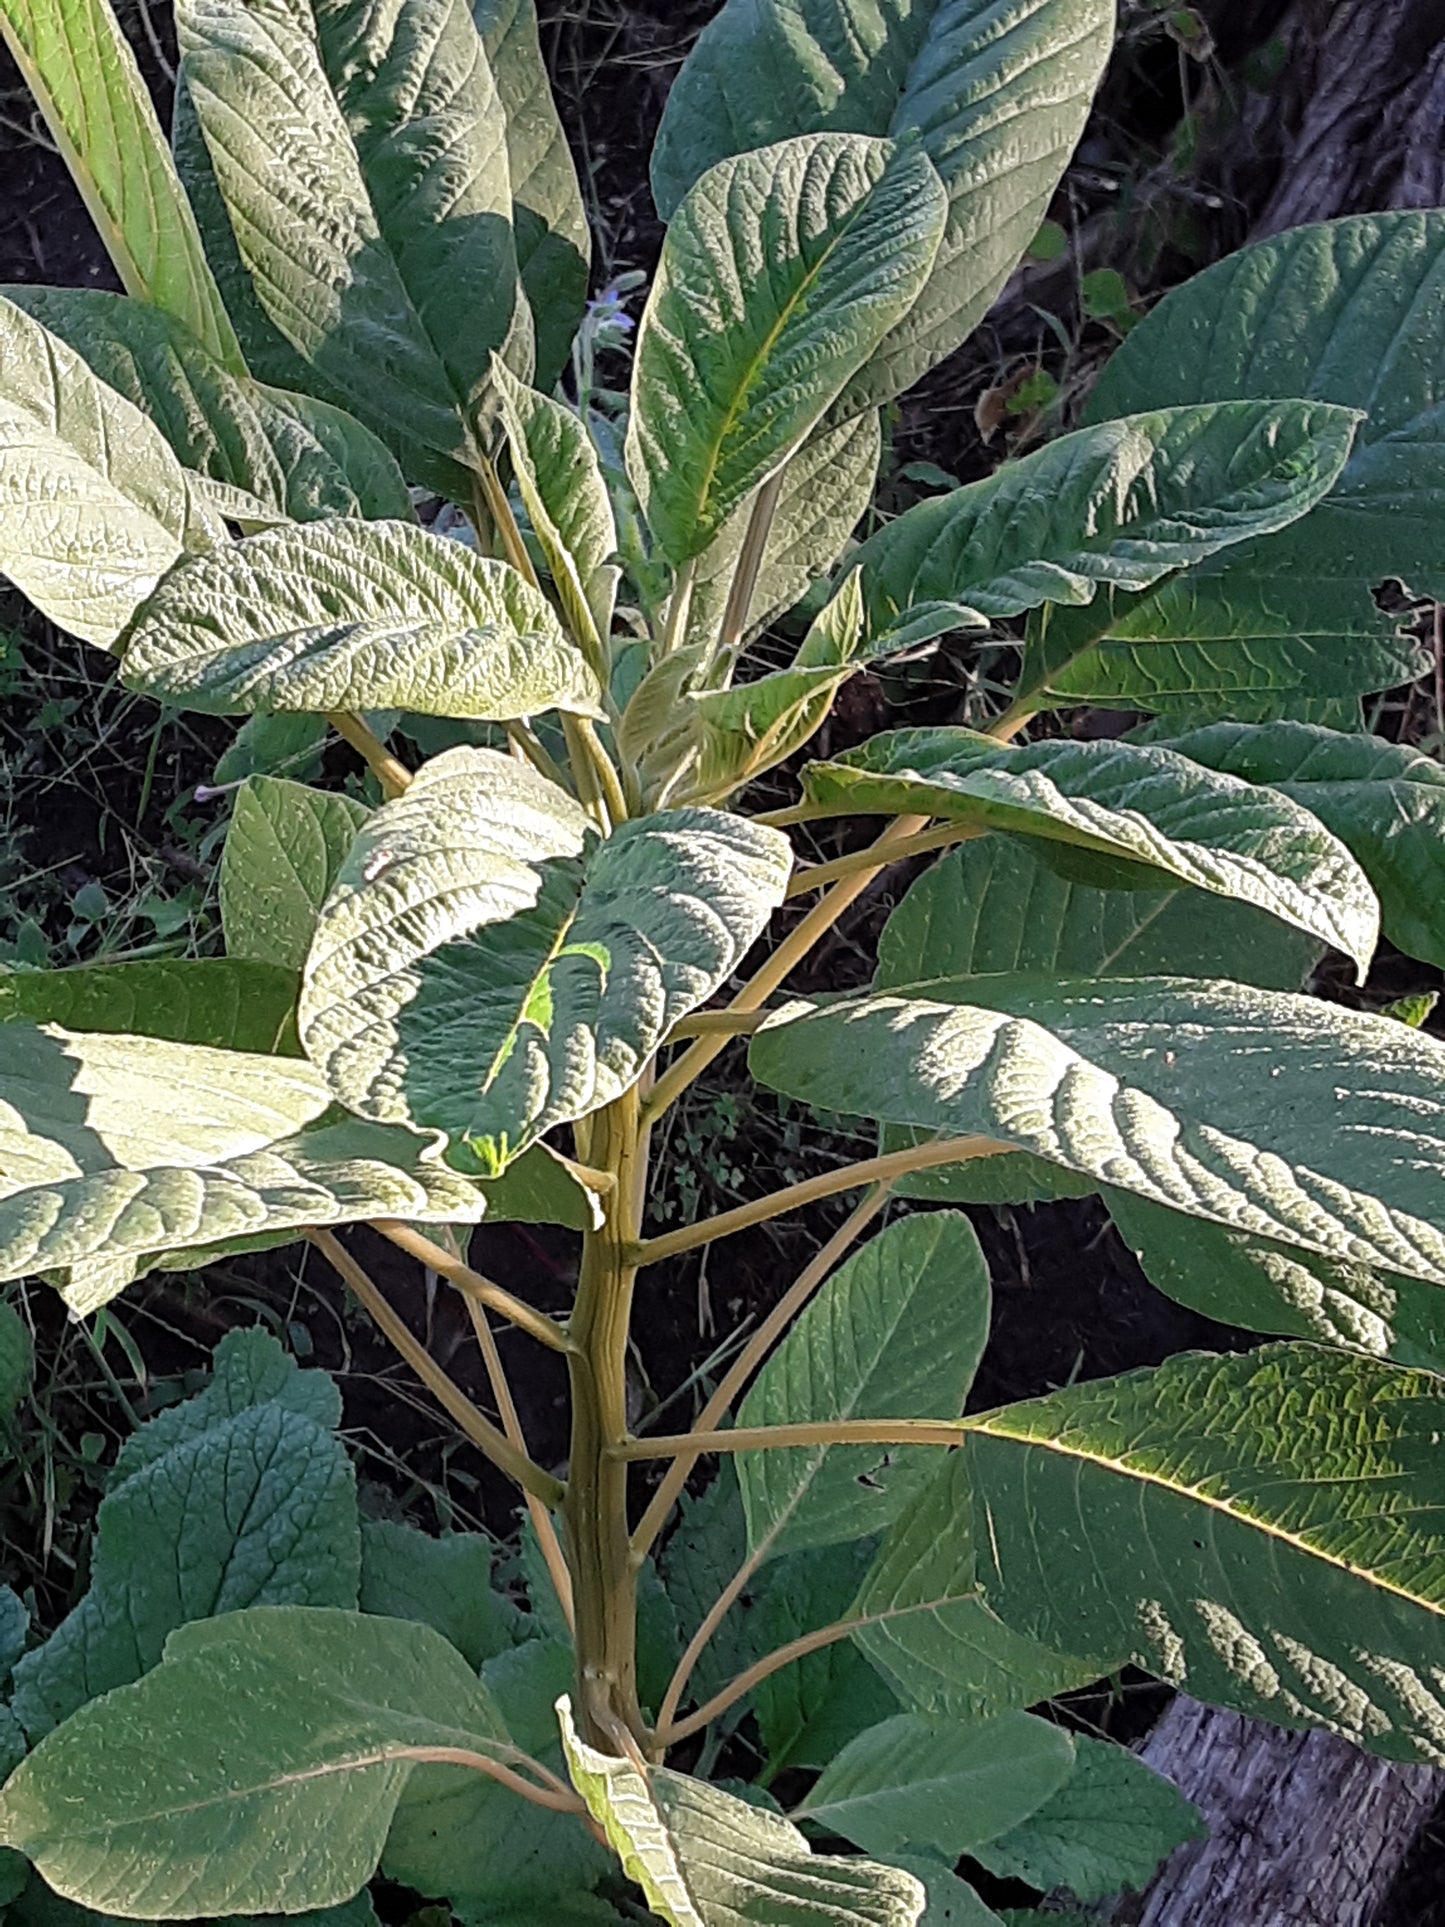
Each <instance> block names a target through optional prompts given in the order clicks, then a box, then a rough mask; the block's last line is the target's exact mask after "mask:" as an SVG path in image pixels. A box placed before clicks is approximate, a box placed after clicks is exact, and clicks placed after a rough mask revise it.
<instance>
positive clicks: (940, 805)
mask: <svg viewBox="0 0 1445 1927" xmlns="http://www.w3.org/2000/svg"><path fill="white" fill-rule="evenodd" d="M802 780H803V793H804V796H805V797H806V798H807V800H808V801H810V802H812V803H816V804H819V805H820V806H823V807H825V808H828V809H830V810H834V811H837V812H839V813H840V814H841V813H847V814H850V815H851V814H854V813H863V814H867V815H885V816H894V815H909V814H917V815H920V816H936V817H942V818H944V819H946V820H948V821H952V822H958V823H964V824H967V825H969V826H975V825H976V826H977V827H978V828H980V829H987V830H1008V831H1012V832H1015V833H1018V834H1023V835H1028V836H1037V837H1040V838H1042V839H1043V840H1044V841H1045V842H1046V843H1050V842H1056V843H1059V844H1063V845H1066V846H1068V847H1069V848H1071V849H1078V850H1087V851H1091V852H1093V853H1095V854H1098V855H1101V856H1105V857H1112V858H1123V859H1124V860H1125V861H1126V863H1127V864H1128V865H1129V869H1128V870H1127V871H1126V872H1125V873H1124V874H1123V877H1122V878H1121V880H1122V881H1125V882H1127V883H1134V884H1137V885H1139V886H1140V887H1143V888H1146V889H1147V888H1151V887H1155V888H1157V887H1158V885H1159V884H1161V883H1163V882H1164V881H1165V880H1166V879H1169V878H1172V879H1174V880H1176V881H1178V882H1180V883H1187V884H1192V885H1193V886H1194V887H1195V888H1197V889H1202V890H1206V891H1208V892H1209V893H1210V894H1211V895H1215V896H1223V897H1231V898H1234V899H1237V900H1238V901H1240V902H1242V903H1248V904H1253V905H1255V906H1256V907H1257V908H1259V909H1263V910H1268V911H1269V912H1270V913H1271V915H1273V916H1277V917H1279V918H1280V919H1281V920H1282V921H1283V922H1285V923H1290V924H1293V925H1294V926H1295V927H1296V929H1299V930H1303V931H1305V932H1306V933H1307V934H1308V935H1310V936H1314V937H1319V938H1322V939H1323V940H1324V941H1325V942H1327V943H1331V944H1334V945H1335V946H1336V947H1337V948H1339V949H1341V950H1343V951H1344V952H1345V954H1346V955H1347V956H1349V957H1351V958H1352V959H1353V960H1354V962H1355V965H1356V967H1357V969H1358V971H1359V974H1360V977H1361V979H1362V980H1363V978H1364V975H1365V973H1366V971H1367V970H1368V969H1369V965H1370V959H1371V957H1372V956H1373V955H1374V951H1375V945H1376V943H1377V942H1378V940H1379V934H1380V907H1379V904H1378V902H1377V901H1376V898H1375V893H1374V891H1373V890H1372V889H1371V887H1370V882H1369V879H1368V878H1367V876H1366V875H1365V873H1364V871H1363V870H1362V869H1361V868H1360V866H1359V865H1358V864H1357V863H1356V862H1355V860H1354V858H1353V857H1352V856H1351V855H1350V853H1349V851H1348V850H1347V849H1346V848H1345V846H1344V844H1343V843H1342V842H1340V841H1339V840H1338V839H1337V838H1336V837H1335V836H1334V835H1333V834H1332V833H1331V832H1330V831H1329V830H1328V829H1327V828H1326V827H1325V826H1324V824H1323V823H1321V822H1320V820H1319V819H1318V817H1315V816H1313V815H1311V814H1310V812H1309V809H1308V807H1307V806H1305V805H1303V804H1299V803H1295V802H1293V801H1292V800H1290V799H1286V798H1285V797H1283V796H1281V795H1280V794H1279V793H1278V792H1277V791H1274V790H1271V789H1266V788H1263V787H1261V786H1259V785H1257V784H1253V783H1247V782H1244V781H1241V780H1240V779H1238V778H1229V777H1216V778H1215V779H1214V780H1213V781H1211V780H1209V778H1207V777H1206V776H1205V775H1204V772H1203V771H1201V769H1200V768H1199V765H1198V764H1197V763H1193V762H1191V761H1190V760H1189V759H1188V758H1187V757H1186V756H1184V755H1180V754H1175V753H1172V752H1170V751H1167V750H1164V751H1160V750H1153V751H1152V752H1151V750H1150V749H1148V748H1145V747H1143V746H1139V745H1135V744H1128V743H1109V742H1100V743H1071V742H1057V741H1056V742H1042V743H1030V744H1028V745H1026V746H1025V747H1023V748H1012V747H1006V746H1002V745H1000V744H998V743H995V742H993V741H991V740H990V739H989V738H987V737H984V736H977V735H975V734H973V733H972V732H971V731H969V730H963V729H910V730H896V731H888V732H885V733H883V734H882V735H879V736H875V737H873V738H872V740H871V741H870V742H868V743H865V744H864V745H863V747H862V748H861V749H856V750H851V751H849V753H848V754H847V755H845V756H842V757H839V758H838V759H837V760H836V761H834V762H829V763H810V764H809V765H808V766H807V767H806V768H805V769H804V771H803V778H802ZM1442 795H1445V791H1442ZM1137 865H1142V866H1144V867H1143V869H1142V870H1137V871H1136V869H1135V867H1134V866H1137ZM1106 877H1107V873H1106Z"/></svg>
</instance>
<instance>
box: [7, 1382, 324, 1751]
mask: <svg viewBox="0 0 1445 1927" xmlns="http://www.w3.org/2000/svg"><path fill="white" fill-rule="evenodd" d="M305 1376H308V1377H309V1376H310V1374H307V1375H305ZM198 1423H199V1429H195V1426H194V1425H193V1426H192V1428H190V1429H189V1430H188V1431H186V1432H185V1433H181V1432H179V1431H178V1429H177V1428H175V1427H172V1428H170V1430H169V1431H168V1433H167V1435H166V1436H167V1438H168V1439H170V1440H171V1441H172V1442H170V1443H168V1444H167V1443H165V1442H164V1441H160V1442H158V1443H159V1444H160V1446H161V1449H159V1450H157V1451H155V1452H154V1454H153V1456H150V1457H148V1458H147V1459H146V1460H145V1461H144V1462H142V1463H137V1462H136V1460H135V1458H134V1457H133V1458H132V1460H131V1462H130V1464H131V1466H132V1467H134V1469H129V1468H127V1470H126V1473H125V1476H124V1477H123V1478H121V1479H120V1481H119V1483H117V1484H113V1485H112V1487H111V1489H110V1491H109V1492H108V1494H107V1495H106V1497H105V1499H104V1500H103V1501H102V1502H101V1507H100V1512H99V1514H98V1516H97V1519H96V1528H95V1543H94V1549H93V1552H92V1556H91V1573H90V1587H89V1589H88V1591H87V1592H86V1594H85V1597H84V1598H83V1599H82V1600H81V1601H80V1603H79V1605H77V1606H76V1607H75V1609H74V1610H73V1611H72V1612H71V1613H70V1614H69V1615H68V1616H67V1617H66V1618H65V1619H63V1620H62V1621H61V1623H60V1625H59V1626H58V1627H57V1628H56V1629H55V1631H54V1632H53V1633H52V1634H51V1636H50V1638H49V1639H47V1640H46V1641H45V1643H44V1645H42V1646H39V1647H37V1648H36V1649H35V1651H33V1652H31V1653H27V1654H26V1656H25V1657H24V1658H23V1659H22V1660H21V1661H20V1662H19V1664H18V1665H17V1666H16V1668H15V1692H14V1702H13V1703H14V1708H15V1712H16V1715H17V1717H18V1718H19V1720H20V1722H21V1724H22V1725H23V1726H24V1728H25V1730H26V1732H27V1733H28V1735H29V1737H30V1740H31V1742H32V1744H33V1743H34V1742H35V1741H36V1740H38V1739H39V1738H40V1737H41V1736H42V1735H43V1734H46V1733H48V1732H50V1731H51V1729H52V1728H54V1727H56V1726H59V1725H60V1723H61V1722H62V1721H64V1720H66V1719H68V1718H69V1717H70V1716H71V1714H72V1713H74V1712H76V1711H77V1710H78V1709H79V1708H80V1707H82V1706H83V1705H85V1704H86V1702H87V1701H89V1700H93V1699H95V1698H96V1697H97V1696H98V1695H100V1694H103V1693H108V1692H110V1691H111V1689H112V1688H113V1687H117V1686H126V1685H129V1684H130V1682H131V1681H132V1680H136V1679H139V1678H140V1677H141V1676H142V1674H144V1673H148V1672H149V1671H150V1670H151V1668H152V1667H153V1666H155V1665H157V1664H159V1662H160V1658H161V1653H162V1651H163V1649H164V1647H165V1644H166V1641H167V1639H168V1638H169V1637H170V1635H171V1634H172V1633H173V1632H174V1631H175V1629H176V1628H177V1627H178V1626H183V1625H185V1624H187V1623H188V1622H189V1621H190V1620H193V1619H204V1618H207V1617H210V1616H211V1615H213V1614H217V1613H230V1612H236V1611H239V1610H241V1609H242V1608H245V1607H248V1606H281V1605H304V1606H351V1607H354V1606H355V1604H356V1588H357V1577H358V1572H359V1567H360V1541H359V1538H358V1533H357V1523H356V1479H355V1475H354V1473H353V1472H352V1470H351V1466H350V1463H349V1461H348V1459H347V1456H346V1451H345V1448H344V1447H343V1446H342V1444H341V1443H340V1441H339V1440H338V1439H337V1438H336V1437H335V1436H334V1435H333V1433H332V1432H331V1431H330V1430H328V1429H326V1428H325V1427H324V1426H323V1425H321V1424H318V1423H317V1420H316V1418H314V1417H313V1416H311V1415H310V1414H308V1413H306V1412H304V1411H298V1410H297V1409H295V1407H294V1405H292V1404H290V1403H283V1402H282V1401H281V1400H277V1401H274V1402H273V1401H271V1400H267V1399H262V1400H258V1401H257V1402H255V1403H253V1404H250V1405H246V1406H242V1407H241V1408H240V1409H239V1410H237V1411H236V1412H235V1413H234V1414H231V1415H227V1414H226V1413H225V1411H224V1407H221V1406H218V1405H212V1406H211V1407H209V1408H208V1410H207V1411H206V1412H205V1413H203V1414H202V1415H201V1419H200V1420H199V1421H198Z"/></svg>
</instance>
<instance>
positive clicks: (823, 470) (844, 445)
mask: <svg viewBox="0 0 1445 1927" xmlns="http://www.w3.org/2000/svg"><path fill="white" fill-rule="evenodd" d="M882 456H883V434H882V425H881V422H880V419H879V416H878V414H877V413H876V411H875V410H872V409H869V410H867V411H866V412H865V413H863V414H861V415H854V416H853V417H851V418H850V419H849V420H848V421H845V422H842V423H838V422H834V421H833V420H831V419H825V420H824V421H823V423H822V424H821V425H820V426H819V427H818V428H816V429H815V430H814V431H813V433H812V435H810V436H809V438H808V440H807V441H806V442H804V444H803V446H802V447H801V448H800V449H799V450H798V452H797V454H796V455H794V456H793V458H792V460H791V461H790V462H789V463H788V465H787V467H786V468H785V469H784V470H783V480H782V485H781V488H780V491H779V494H778V505H777V508H776V509H775V510H774V512H773V526H772V532H771V534H770V535H769V537H768V547H767V553H766V555H765V557H764V559H763V566H762V570H761V572H760V574H759V576H758V582H757V587H756V588H755V589H754V591H753V601H752V608H751V610H750V611H749V614H748V624H747V629H746V631H745V636H746V637H749V638H750V637H752V636H755V635H757V634H758V633H759V632H760V631H761V630H763V629H766V628H767V627H768V625H769V624H770V623H773V622H776V621H777V619H778V617H779V616H781V615H785V614H786V613H787V611H788V610H789V609H791V608H792V607H793V605H794V604H795V603H796V602H799V601H801V599H802V597H803V596H804V595H806V593H807V592H808V590H809V589H810V588H811V587H812V585H813V584H814V583H815V582H816V581H817V580H818V578H819V576H822V575H826V574H827V573H828V571H829V570H830V569H831V568H832V567H833V564H834V563H835V562H836V561H837V560H838V558H839V556H840V555H841V554H842V553H843V548H844V545H845V543H846V542H847V540H848V538H849V536H850V535H851V534H852V533H853V531H854V529H856V528H857V526H858V524H859V522H861V521H862V519H863V517H864V515H866V514H867V512H868V507H869V504H870V503H871V502H872V500H873V488H874V484H875V482H876V481H877V479H878V465H879V462H880V461H881V460H882ZM752 512H753V499H752V498H751V497H749V498H748V499H747V500H746V501H743V502H740V503H739V504H738V506H737V508H735V509H734V510H733V513H732V514H731V515H730V516H729V518H728V520H727V521H726V522H725V523H724V524H723V526H722V528H721V529H720V530H719V531H718V533H717V535H716V536H714V538H713V540H712V542H711V543H710V544H709V546H708V547H707V548H706V549H704V550H703V552H702V554H701V555H700V556H699V557H698V558H697V569H696V573H695V575H694V578H693V585H692V605H691V608H690V609H689V612H688V622H687V633H688V638H689V640H690V641H692V642H697V643H702V644H705V645H708V646H711V645H712V644H714V643H716V641H717V638H718V631H719V629H720V628H721V626H722V618H723V612H724V610H725V609H726V607H727V599H728V592H729V590H730V589H731V587H732V580H733V571H734V569H735V567H736V564H737V559H738V555H739V552H740V551H741V549H742V545H743V538H744V536H745V535H746V534H747V529H748V523H749V522H750V521H751V519H752Z"/></svg>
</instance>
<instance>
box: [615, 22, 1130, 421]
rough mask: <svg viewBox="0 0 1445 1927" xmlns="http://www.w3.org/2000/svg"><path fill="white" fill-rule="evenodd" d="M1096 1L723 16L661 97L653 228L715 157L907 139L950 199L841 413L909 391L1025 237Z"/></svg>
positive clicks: (986, 303)
mask: <svg viewBox="0 0 1445 1927" xmlns="http://www.w3.org/2000/svg"><path fill="white" fill-rule="evenodd" d="M1113 31H1114V8H1113V6H1112V4H1110V0H922V4H918V3H917V0H728V4H727V5H726V6H724V7H723V8H722V10H721V12H720V13H719V14H718V15H717V17H716V18H715V19H714V20H713V21H712V22H711V23H710V24H709V25H708V26H707V27H706V28H705V29H704V30H703V33H702V34H701V36H700V37H699V39H698V42H697V45H696V46H695V47H694V49H693V51H692V53H691V54H690V55H689V57H688V59H687V61H686V62H685V63H684V66H683V69H682V72H681V73H680V74H679V76H678V78H677V80H676V82H675V83H674V85H673V88H672V91H671V93H670V94H669V96H668V101H667V107H666V110H665V112H664V114H663V120H662V127H661V129H660V130H659V133H658V139H657V146H656V149H655V152H654V155H653V163H652V183H653V193H654V196H655V197H656V200H657V204H658V207H659V208H660V209H661V211H662V214H663V216H664V218H672V217H673V214H674V210H675V209H676V207H677V204H678V202H679V201H680V200H681V199H682V196H683V195H684V194H685V193H686V192H687V190H688V189H689V188H690V187H691V186H692V184H693V182H695V181H696V180H697V178H698V176H699V175H700V174H702V173H703V172H704V170H705V169H707V168H708V167H711V166H713V165H714V164H715V163H716V162H718V161H720V160H722V159H723V158H724V157H725V156H727V155H729V154H737V153H740V152H743V151H744V150H746V149H748V148H752V147H761V146H764V145H765V144H767V143H768V142H771V141H778V140H782V139H784V138H786V137H787V136H789V135H794V134H809V133H818V132H822V131H823V130H825V129H830V128H849V129H853V130H856V131H857V132H859V133H865V134H875V135H881V136H886V137H888V138H889V139H892V140H903V139H906V138H907V137H909V136H910V135H912V136H916V137H917V138H918V139H919V141H920V143H921V145H922V148H923V151H924V152H925V153H926V154H927V155H928V157H929V159H930V160H931V161H932V162H933V164H934V166H935V167H936V168H937V170H938V173H939V175H940V176H941V178H942V180H943V184H944V187H945V190H946V192H947V196H948V226H947V230H946V232H945V236H944V240H943V245H942V247H941V248H940V250H939V253H938V257H937V260H936V261H935V263H934V266H933V270H932V273H931V275H930V277H929V281H928V285H927V287H926V289H925V290H924V292H923V294H922V295H921V297H920V298H919V300H918V302H917V303H916V305H915V306H914V307H913V309H912V310H911V311H910V312H909V314H908V315H907V316H906V317H905V318H904V319H903V320H902V321H900V322H899V324H898V325H897V326H896V327H895V329H894V330H893V331H892V332H891V334H890V335H889V337H888V339H887V340H886V341H885V342H884V343H883V344H882V346H881V348H880V349H879V351H878V352H877V353H876V354H875V355H874V356H873V357H872V359H871V361H870V362H869V364H868V365H867V366H866V367H865V368H864V369H863V370H862V371H861V372H860V373H859V374H858V375H857V376H856V377H855V378H854V380H853V381H852V382H851V383H850V385H849V388H848V390H847V392H846V394H845V397H844V408H845V410H846V411H847V412H850V413H851V412H856V411H857V410H858V409H861V408H867V407H877V406H879V405H880V404H882V403H884V402H887V401H890V400H891V399H892V398H893V397H894V396H895V395H898V394H901V393H902V391H903V390H904V389H905V388H908V387H911V386H912V384H913V383H914V382H915V381H917V380H918V378H919V376H920V375H923V374H925V373H926V372H927V371H928V369H929V368H931V367H933V366H934V364H935V363H937V362H939V361H941V360H942V359H943V357H944V356H945V355H948V354H951V353H952V352H953V350H954V349H955V348H956V347H958V346H959V344H960V343H961V342H963V341H965V340H966V339H967V338H968V336H969V335H970V334H972V332H973V330H974V329H975V328H976V327H977V325H978V323H979V322H980V321H982V319H983V317H984V315H985V313H986V312H987V310H988V309H989V307H990V306H991V305H992V303H993V300H994V297H995V296H996V295H997V294H998V292H999V290H1000V289H1001V288H1002V287H1003V284H1004V282H1005V281H1006V280H1007V279H1008V276H1009V275H1010V273H1011V272H1012V271H1013V269H1014V267H1015V266H1016V265H1017V264H1018V262H1019V260H1020V258H1021V257H1022V255H1023V253H1024V250H1025V249H1026V248H1027V247H1028V245H1029V242H1030V241H1031V240H1032V239H1033V237H1034V235H1035V234H1036V233H1037V232H1038V227H1039V223H1040V221H1041V220H1042V219H1043V217H1044V214H1045V213H1046V212H1047V209H1048V204H1049V200H1050V198H1051V196H1052V195H1053V192H1054V189H1055V188H1056V187H1057V185H1058V182H1059V179H1060V177H1061V175H1062V174H1063V171H1064V168H1065V166H1066V165H1067V163H1068V159H1069V156H1070V154H1071V153H1072V151H1073V147H1074V143H1075V142H1076V141H1077V140H1078V138H1079V135H1080V134H1081V133H1082V132H1083V128H1084V120H1085V117H1086V115H1087V113H1088V109H1089V103H1090V102H1091V100H1092V99H1093V96H1094V89H1095V87H1096V85H1097V83H1098V80H1099V77H1100V75H1101V73H1102V72H1103V69H1104V63H1105V60H1106V59H1107V57H1108V53H1109V48H1110V45H1111V42H1112V39H1113Z"/></svg>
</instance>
